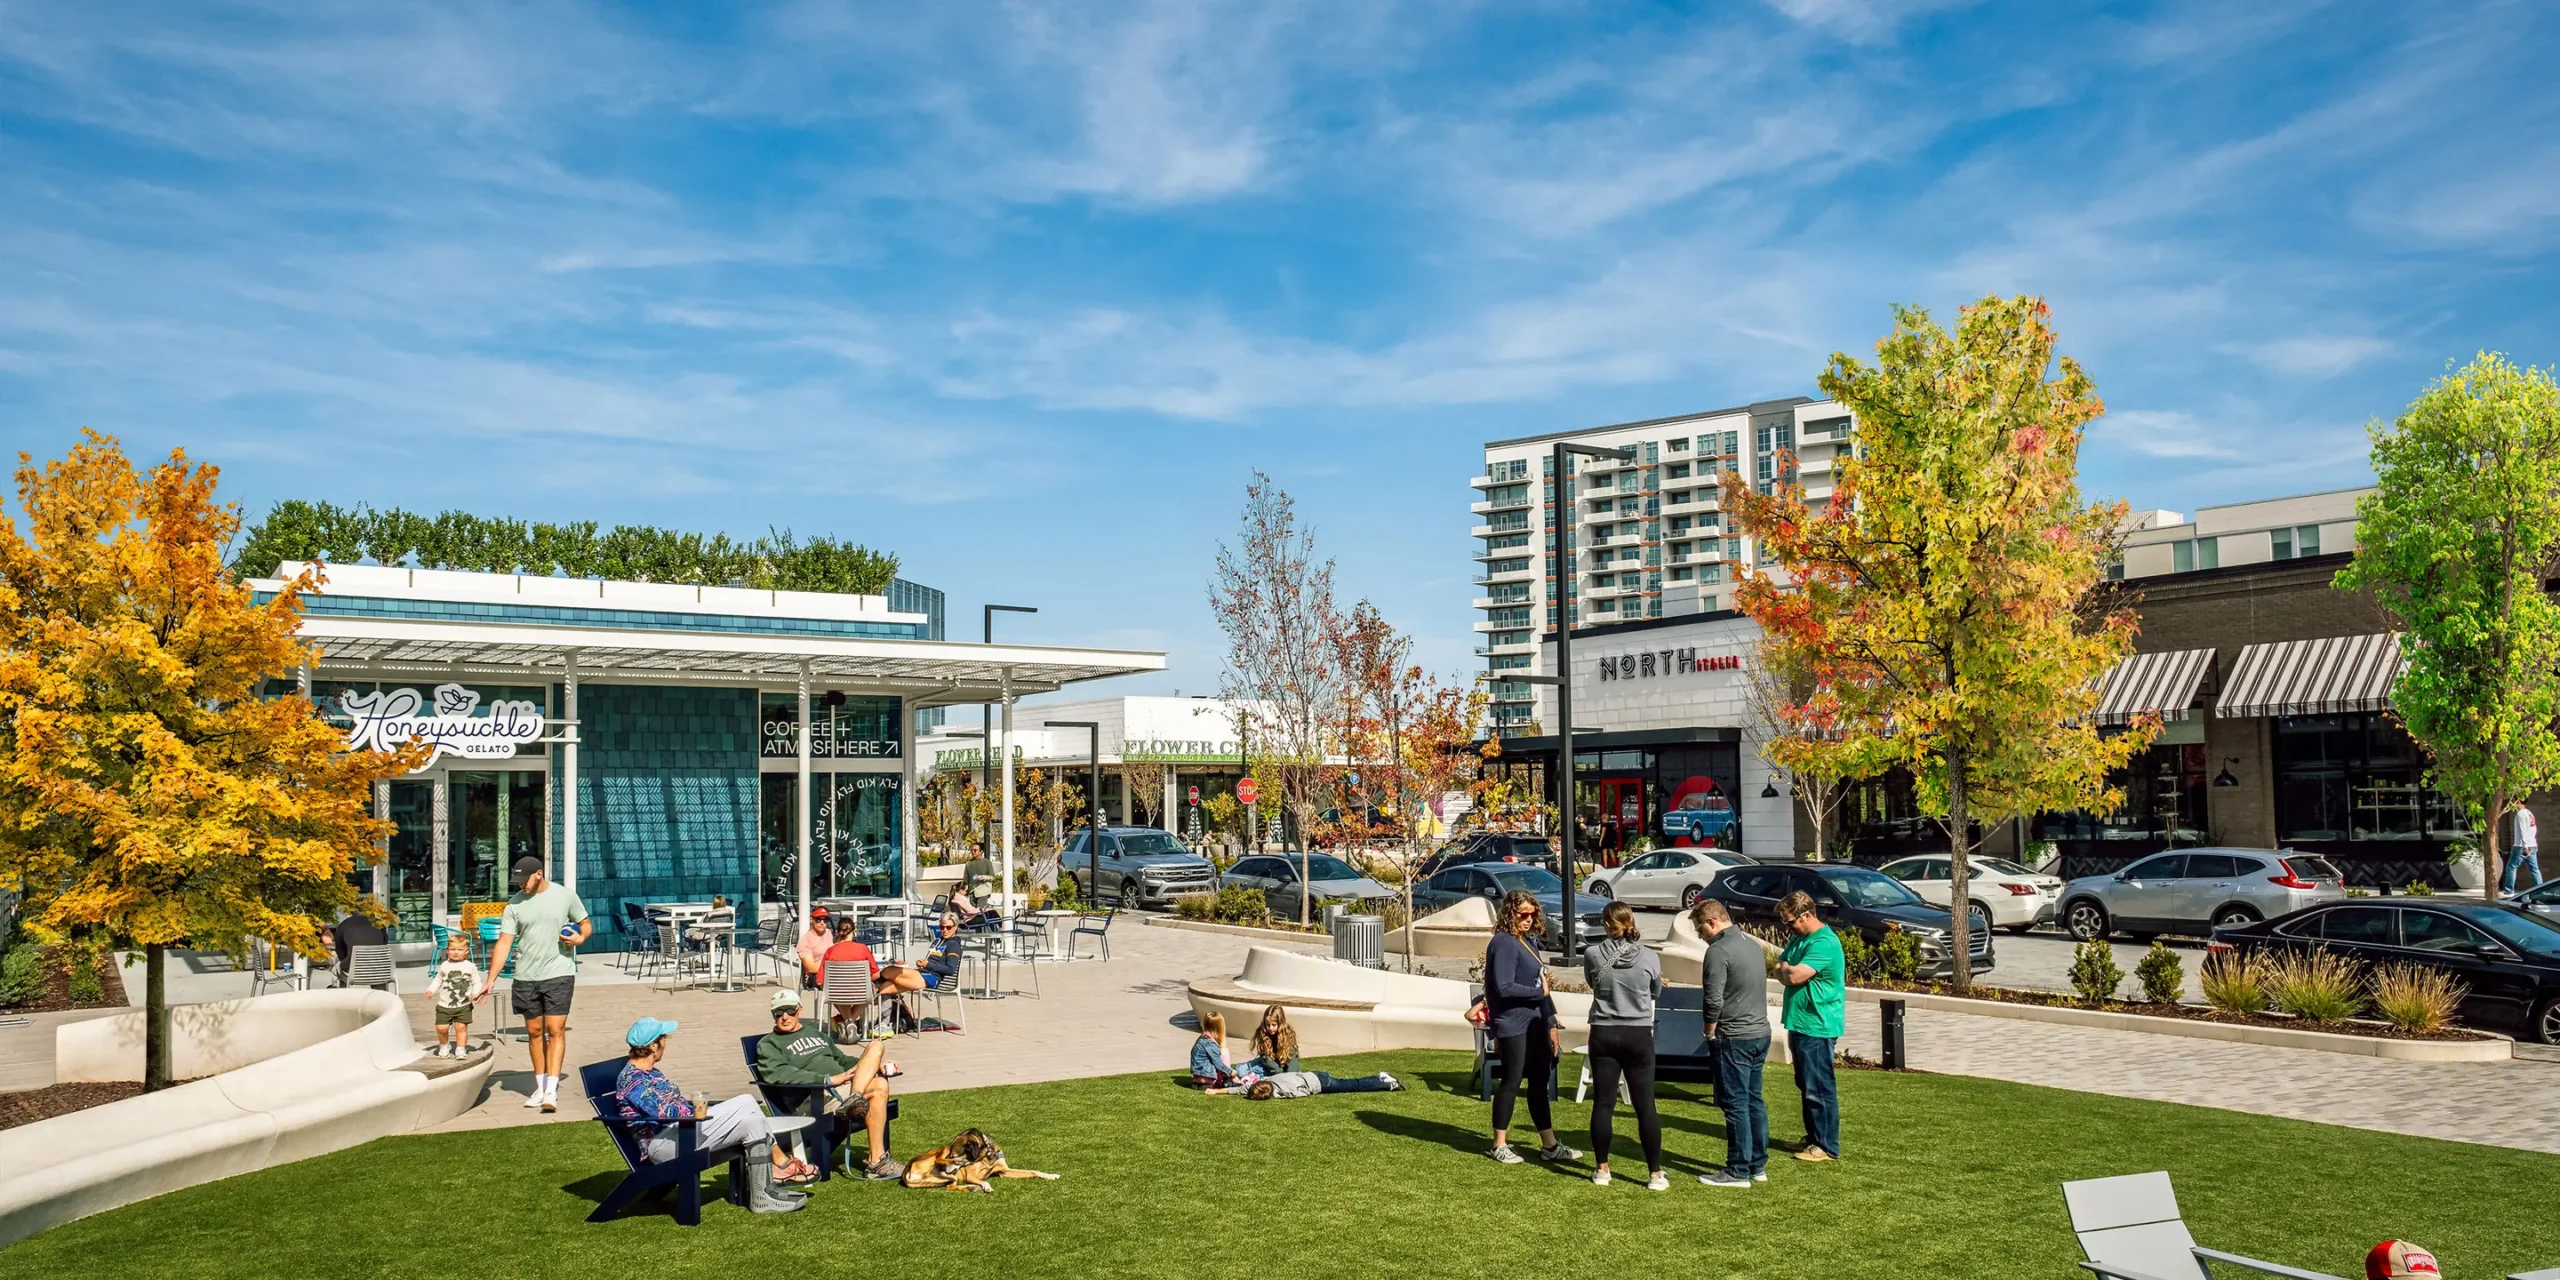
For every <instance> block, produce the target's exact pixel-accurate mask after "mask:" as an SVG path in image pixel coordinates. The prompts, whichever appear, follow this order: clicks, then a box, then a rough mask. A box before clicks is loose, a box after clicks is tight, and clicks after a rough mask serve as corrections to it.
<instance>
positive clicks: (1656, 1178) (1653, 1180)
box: [1644, 1169, 1671, 1191]
mask: <svg viewBox="0 0 2560 1280" xmlns="http://www.w3.org/2000/svg"><path fill="white" fill-rule="evenodd" d="M1644 1189H1645V1190H1647V1191H1669V1190H1670V1189H1671V1179H1669V1178H1666V1177H1664V1176H1662V1171H1661V1170H1660V1169H1656V1170H1654V1171H1653V1176H1652V1177H1650V1178H1647V1179H1645V1180H1644Z"/></svg>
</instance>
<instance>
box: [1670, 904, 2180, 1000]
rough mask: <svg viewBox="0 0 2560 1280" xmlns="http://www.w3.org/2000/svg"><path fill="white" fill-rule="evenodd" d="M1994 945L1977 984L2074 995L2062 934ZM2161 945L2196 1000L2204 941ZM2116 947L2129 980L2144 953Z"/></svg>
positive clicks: (2006, 936)
mask: <svg viewBox="0 0 2560 1280" xmlns="http://www.w3.org/2000/svg"><path fill="white" fill-rule="evenodd" d="M1635 913H1636V919H1637V921H1638V922H1640V923H1641V924H1643V926H1644V936H1645V937H1646V938H1648V939H1653V940H1659V939H1662V938H1667V937H1669V936H1671V920H1672V917H1673V916H1675V915H1676V914H1678V913H1677V912H1673V911H1667V910H1660V909H1656V908H1651V907H1637V908H1635ZM1992 939H1993V941H1992V944H1991V954H1992V957H1993V964H1992V967H1991V969H1990V971H1989V972H1987V973H1982V974H1977V975H1975V979H1974V980H1975V981H1977V982H1989V983H1993V984H1995V985H1998V986H2004V987H2028V988H2033V989H2037V990H2043V991H2069V990H2070V989H2071V952H2072V948H2073V947H2074V946H2075V945H2077V944H2075V943H2073V942H2072V940H2071V939H2070V938H2069V937H2068V936H2066V935H2065V934H2063V933H2062V932H2061V931H2060V930H2057V929H2039V930H2037V931H2035V932H2034V933H2030V934H2025V935H2019V934H2013V933H2009V932H2006V931H2002V932H1998V933H1994V934H1993V935H1992ZM2161 941H2163V942H2166V943H2168V944H2169V945H2170V946H2171V947H2172V948H2175V949H2176V950H2177V951H2178V953H2179V955H2180V957H2181V958H2183V959H2184V960H2185V961H2186V962H2187V994H2188V995H2190V996H2192V995H2194V994H2195V968H2196V966H2197V965H2198V964H2200V963H2202V962H2203V960H2204V939H2202V938H2177V937H2167V938H2162V939H2161ZM2113 945H2114V947H2115V952H2116V964H2117V965H2118V966H2119V967H2120V968H2122V969H2123V970H2124V971H2125V975H2126V977H2127V978H2128V979H2130V978H2131V976H2132V974H2133V967H2134V966H2135V965H2137V964H2140V963H2141V962H2142V953H2143V950H2144V948H2142V947H2138V946H2135V945H2133V944H2131V943H2128V942H2117V943H2115V944H2113Z"/></svg>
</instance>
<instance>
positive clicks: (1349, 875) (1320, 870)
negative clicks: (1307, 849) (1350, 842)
mask: <svg viewBox="0 0 2560 1280" xmlns="http://www.w3.org/2000/svg"><path fill="white" fill-rule="evenodd" d="M1307 878H1308V879H1309V880H1357V879H1359V878H1360V873H1359V872H1357V871H1354V870H1352V869H1351V864H1350V863H1348V862H1344V861H1343V860H1342V859H1340V858H1337V857H1334V856H1333V855H1331V854H1326V853H1311V854H1308V855H1307Z"/></svg>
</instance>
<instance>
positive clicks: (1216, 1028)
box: [1191, 1009, 1245, 1089]
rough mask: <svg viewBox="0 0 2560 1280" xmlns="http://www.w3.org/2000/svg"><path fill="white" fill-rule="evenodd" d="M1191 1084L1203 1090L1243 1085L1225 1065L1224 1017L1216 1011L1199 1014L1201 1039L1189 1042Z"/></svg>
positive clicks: (1241, 1080) (1243, 1081)
mask: <svg viewBox="0 0 2560 1280" xmlns="http://www.w3.org/2000/svg"><path fill="white" fill-rule="evenodd" d="M1191 1083H1192V1084H1194V1085H1197V1086H1199V1087H1201V1088H1204V1089H1213V1088H1215V1089H1222V1088H1225V1087H1227V1086H1229V1085H1234V1084H1241V1083H1245V1078H1244V1077H1242V1076H1239V1075H1237V1074H1236V1070H1235V1068H1233V1067H1230V1066H1228V1065H1227V1016H1226V1015H1225V1014H1223V1013H1220V1012H1218V1011H1217V1010H1215V1009H1211V1010H1209V1011H1208V1012H1207V1013H1203V1014H1201V1015H1200V1038H1199V1039H1197V1040H1194V1041H1192V1042H1191Z"/></svg>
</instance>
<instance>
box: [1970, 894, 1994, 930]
mask: <svg viewBox="0 0 2560 1280" xmlns="http://www.w3.org/2000/svg"><path fill="white" fill-rule="evenodd" d="M1965 914H1966V915H1969V916H1972V917H1973V928H1974V931H1975V932H1976V933H1982V934H1988V933H1990V932H1991V905H1990V904H1989V903H1986V902H1984V901H1982V900H1981V899H1979V898H1977V899H1975V900H1974V902H1973V910H1971V911H1968V912H1966V913H1965Z"/></svg>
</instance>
